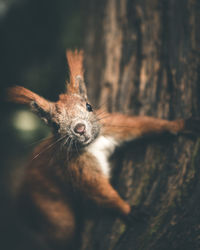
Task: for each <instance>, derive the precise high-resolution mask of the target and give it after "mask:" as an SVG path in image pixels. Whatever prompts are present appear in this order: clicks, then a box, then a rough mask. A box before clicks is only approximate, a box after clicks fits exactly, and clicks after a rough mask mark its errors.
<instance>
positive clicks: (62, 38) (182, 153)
mask: <svg viewBox="0 0 200 250" xmlns="http://www.w3.org/2000/svg"><path fill="white" fill-rule="evenodd" d="M199 30H200V2H199V0H162V1H160V0H101V1H98V0H96V1H95V0H85V1H81V0H76V1H72V0H59V1H52V0H40V1H39V0H0V85H1V91H0V115H1V121H0V138H1V139H0V154H1V160H0V250H7V249H8V250H11V249H13V250H18V249H19V250H26V249H28V250H32V249H34V250H35V249H39V248H38V247H37V246H35V245H34V244H33V241H31V237H32V236H31V235H29V234H28V233H27V230H26V229H24V228H22V227H21V226H19V225H20V224H19V222H18V218H17V216H16V215H15V210H14V203H13V197H15V193H16V191H17V188H18V185H19V183H20V180H21V178H22V176H23V168H24V166H25V165H26V162H27V159H28V158H29V156H30V153H31V151H32V150H33V148H34V147H35V146H36V145H37V144H38V143H39V142H40V141H41V140H42V139H43V138H45V137H47V136H48V134H49V133H50V131H49V130H48V128H47V127H46V126H45V125H44V124H43V123H42V122H41V121H40V120H39V119H38V118H37V117H36V116H35V115H34V114H32V113H31V112H29V110H28V108H26V107H24V106H21V105H17V104H12V103H8V102H6V101H5V97H6V91H5V90H6V88H8V87H10V86H13V85H22V86H24V87H26V88H28V89H30V90H32V91H34V92H36V93H37V94H39V95H41V96H44V97H45V98H47V99H49V100H51V101H55V100H56V99H57V97H58V94H59V93H61V92H63V91H64V90H65V80H66V79H67V76H68V69H67V63H66V58H65V51H66V49H67V48H68V49H69V48H71V49H74V48H84V50H85V54H86V59H85V69H86V84H87V87H88V92H89V98H90V101H91V103H92V104H99V103H100V102H101V103H104V104H105V108H107V109H108V110H109V111H120V112H122V113H127V114H132V115H150V116H154V117H159V118H165V119H171V120H173V119H178V118H188V117H190V116H194V117H199V116H200V84H199V82H200V32H199ZM113 161H114V162H113V164H114V165H115V169H116V171H114V178H113V179H114V183H113V184H114V186H115V187H116V188H117V190H118V191H119V193H120V195H121V196H122V197H123V198H125V199H126V200H127V201H128V202H129V203H130V204H132V205H133V204H139V205H143V204H145V205H148V206H150V207H152V208H153V211H154V213H152V214H151V218H150V219H149V220H148V221H147V222H145V223H144V224H143V225H140V226H139V227H137V224H136V227H137V228H136V230H132V229H131V230H125V226H124V225H123V222H119V221H117V220H112V219H110V218H108V217H106V218H105V216H104V215H102V216H98V218H96V220H94V221H93V222H92V224H87V225H89V226H88V228H86V230H83V231H84V233H85V236H83V241H84V240H85V242H83V247H82V248H81V249H82V250H83V249H84V250H86V249H87V250H88V249H92V250H93V249H94V250H100V249H103V250H105V249H118V250H121V249H126V250H133V246H134V247H135V248H134V249H136V250H138V249H150V250H152V249H153V250H161V249H162V250H164V249H166V250H169V249H176V250H177V249H180V250H183V249H186V250H188V249H200V224H199V220H198V219H197V218H199V217H200V202H199V192H200V191H199V190H200V181H199V176H200V169H199V161H200V139H199V138H198V137H194V138H186V137H181V136H180V137H178V138H174V137H173V138H171V137H166V138H165V139H163V138H161V140H158V141H157V140H154V138H153V140H150V141H149V142H142V143H139V144H137V143H136V144H135V146H134V145H127V146H126V147H124V148H123V149H122V150H121V151H120V152H116V154H115V155H114V157H113ZM88 237H89V238H88ZM121 238H123V241H120V239H121ZM88 239H89V240H88ZM124 239H125V240H124ZM118 240H119V241H118ZM30 242H31V244H30ZM118 243H119V244H118ZM115 244H116V247H114V246H115ZM117 244H118V245H117Z"/></svg>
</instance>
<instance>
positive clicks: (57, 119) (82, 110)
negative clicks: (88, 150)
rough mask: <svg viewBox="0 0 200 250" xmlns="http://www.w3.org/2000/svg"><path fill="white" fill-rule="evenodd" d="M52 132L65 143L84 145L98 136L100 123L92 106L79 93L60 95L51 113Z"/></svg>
mask: <svg viewBox="0 0 200 250" xmlns="http://www.w3.org/2000/svg"><path fill="white" fill-rule="evenodd" d="M51 117H52V119H51V120H52V122H50V125H51V124H52V126H53V129H54V132H55V133H56V134H58V135H59V136H60V137H61V138H63V140H62V141H63V144H64V145H65V144H66V145H69V144H71V145H74V146H76V145H78V146H86V145H88V144H90V143H91V142H92V141H94V139H95V138H96V137H97V136H98V134H99V132H100V125H99V123H98V118H97V116H96V114H95V111H94V110H93V108H92V106H91V105H90V104H89V103H88V102H87V100H85V99H84V98H82V96H79V95H76V94H74V95H67V94H64V95H61V96H60V100H59V101H58V102H57V103H55V105H54V107H53V111H52V114H51Z"/></svg>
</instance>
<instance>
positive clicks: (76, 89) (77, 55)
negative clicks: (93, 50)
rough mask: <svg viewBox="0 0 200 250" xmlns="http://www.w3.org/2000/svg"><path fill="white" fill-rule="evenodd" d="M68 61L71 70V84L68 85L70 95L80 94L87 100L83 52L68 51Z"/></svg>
mask: <svg viewBox="0 0 200 250" xmlns="http://www.w3.org/2000/svg"><path fill="white" fill-rule="evenodd" d="M66 56H67V61H68V65H69V70H70V82H69V83H67V91H68V93H74V94H80V95H81V96H83V98H85V99H87V91H86V87H85V83H84V76H83V75H84V70H83V51H82V50H80V51H78V50H75V51H74V52H73V51H71V50H67V52H66Z"/></svg>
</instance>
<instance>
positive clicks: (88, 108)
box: [86, 103, 93, 112]
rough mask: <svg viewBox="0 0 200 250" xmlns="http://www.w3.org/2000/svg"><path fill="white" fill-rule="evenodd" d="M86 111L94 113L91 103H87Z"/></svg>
mask: <svg viewBox="0 0 200 250" xmlns="http://www.w3.org/2000/svg"><path fill="white" fill-rule="evenodd" d="M86 109H87V111H89V112H92V111H93V109H92V106H91V105H90V104H89V103H86Z"/></svg>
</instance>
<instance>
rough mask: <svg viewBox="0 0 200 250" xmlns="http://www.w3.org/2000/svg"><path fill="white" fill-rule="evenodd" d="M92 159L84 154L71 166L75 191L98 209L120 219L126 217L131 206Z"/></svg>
mask: <svg viewBox="0 0 200 250" xmlns="http://www.w3.org/2000/svg"><path fill="white" fill-rule="evenodd" d="M98 167H99V166H98V163H97V161H96V160H95V158H94V157H92V156H91V155H90V154H88V153H86V154H85V155H82V156H80V157H79V159H78V160H76V162H75V163H74V165H72V166H71V171H73V172H74V173H75V174H73V173H71V174H72V175H73V176H75V178H76V181H74V182H73V185H76V186H75V189H78V192H79V193H80V194H81V198H82V199H83V200H90V201H92V202H93V203H94V204H96V205H97V206H98V207H100V208H102V209H106V210H108V211H111V212H112V213H113V214H116V215H117V216H120V217H122V218H126V217H128V215H129V214H130V212H131V206H130V205H129V204H128V203H127V202H126V201H124V200H123V199H122V198H121V197H120V195H119V194H118V193H117V191H116V190H115V189H114V188H113V187H112V185H111V184H110V183H109V179H108V178H107V177H106V176H105V175H104V174H103V173H102V172H101V171H100V170H99V168H98Z"/></svg>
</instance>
